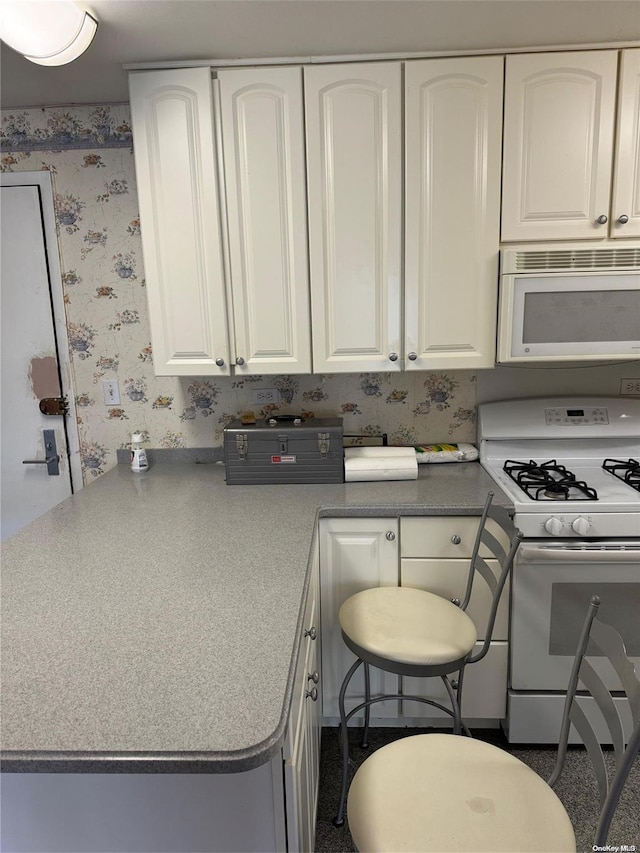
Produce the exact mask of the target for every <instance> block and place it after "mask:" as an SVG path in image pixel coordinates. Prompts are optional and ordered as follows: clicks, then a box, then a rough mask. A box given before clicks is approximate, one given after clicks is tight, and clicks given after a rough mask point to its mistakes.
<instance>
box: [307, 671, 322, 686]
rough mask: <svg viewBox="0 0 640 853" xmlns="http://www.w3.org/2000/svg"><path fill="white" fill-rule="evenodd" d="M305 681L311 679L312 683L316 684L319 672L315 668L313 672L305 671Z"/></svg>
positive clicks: (318, 679)
mask: <svg viewBox="0 0 640 853" xmlns="http://www.w3.org/2000/svg"><path fill="white" fill-rule="evenodd" d="M307 681H313V683H314V684H317V683H318V682H319V681H320V673H319V672H318V670H317V669H316V671H315V672H308V673H307Z"/></svg>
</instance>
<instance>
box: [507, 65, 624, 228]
mask: <svg viewBox="0 0 640 853" xmlns="http://www.w3.org/2000/svg"><path fill="white" fill-rule="evenodd" d="M617 64H618V52H617V51H615V50H605V51H582V52H575V53H546V54H545V53H537V54H520V55H514V56H508V57H507V66H506V85H505V113H504V164H503V194H502V239H503V240H505V241H508V240H553V239H558V240H572V239H581V238H585V239H589V238H591V239H598V238H604V237H607V236H609V234H610V233H611V236H621V235H620V234H619V233H618V230H617V229H613V231H612V232H610V231H609V227H608V226H609V219H610V216H611V213H610V192H611V176H612V159H613V133H614V113H615V102H616V77H617ZM631 97H633V96H631ZM635 97H636V105H635V111H636V115H637V109H638V104H637V88H636V95H635ZM635 120H636V130H635V133H636V137H637V118H636V119H635ZM635 169H636V173H637V150H636V167H635ZM636 180H637V177H636ZM636 201H637V194H636ZM629 215H630V214H629ZM628 236H632V235H631V233H629V235H628Z"/></svg>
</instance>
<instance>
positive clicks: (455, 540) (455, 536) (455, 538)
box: [451, 533, 462, 545]
mask: <svg viewBox="0 0 640 853" xmlns="http://www.w3.org/2000/svg"><path fill="white" fill-rule="evenodd" d="M451 541H452V542H453V544H454V545H459V544H460V543H461V542H462V539H461V538H460V537H459V536H458V534H457V533H454V534H453V536H452V537H451Z"/></svg>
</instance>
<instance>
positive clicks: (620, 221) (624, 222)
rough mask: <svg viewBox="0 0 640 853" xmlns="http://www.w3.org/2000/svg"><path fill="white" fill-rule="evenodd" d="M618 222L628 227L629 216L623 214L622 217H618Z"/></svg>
mask: <svg viewBox="0 0 640 853" xmlns="http://www.w3.org/2000/svg"><path fill="white" fill-rule="evenodd" d="M616 221H617V222H618V223H619V224H620V225H626V224H627V222H628V221H629V217H628V216H627V214H626V213H623V214H622V215H621V216H619V217H618V219H617V220H616Z"/></svg>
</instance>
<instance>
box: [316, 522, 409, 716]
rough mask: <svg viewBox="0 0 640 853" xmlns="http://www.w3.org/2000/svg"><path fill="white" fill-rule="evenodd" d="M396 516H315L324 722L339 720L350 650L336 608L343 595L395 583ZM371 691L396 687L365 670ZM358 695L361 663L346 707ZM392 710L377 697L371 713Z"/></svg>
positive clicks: (384, 676)
mask: <svg viewBox="0 0 640 853" xmlns="http://www.w3.org/2000/svg"><path fill="white" fill-rule="evenodd" d="M398 554H399V551H398V519H397V518H326V519H321V520H320V567H321V568H320V600H321V624H322V715H323V718H324V722H325V724H326V725H336V724H337V723H338V721H339V710H338V695H339V693H340V686H341V684H342V681H343V679H344V677H345V675H346V673H347V671H348V669H349V667H350V666H351V665H352V663H353V662H354V661H355V656H354V655H353V654H352V652H350V651H349V649H348V648H347V647H346V646H345V644H344V643H343V641H342V634H341V632H340V623H339V621H338V613H339V611H340V607H341V605H342V603H343V602H344V601H346V599H347V598H349V597H350V596H351V595H354V594H355V593H356V592H360V591H361V590H363V589H369V588H371V587H375V586H397V584H398ZM371 692H372V693H379V694H382V693H397V692H398V681H397V677H396V676H394V675H390V674H389V673H383V672H381V671H380V670H373V669H372V670H371ZM363 699H364V677H363V674H362V667H361V668H360V670H359V671H358V672H357V673H356V674H355V675H354V677H353V678H352V679H351V682H350V684H349V690H348V691H347V708H353V707H354V706H355V705H357V704H358V702H359V701H360V702H361V701H362V700H363ZM397 716H398V703H397V702H394V701H391V702H379V703H377V704H376V705H374V706H373V707H372V709H371V719H372V720H375V719H376V718H386V717H390V718H394V717H397Z"/></svg>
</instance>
